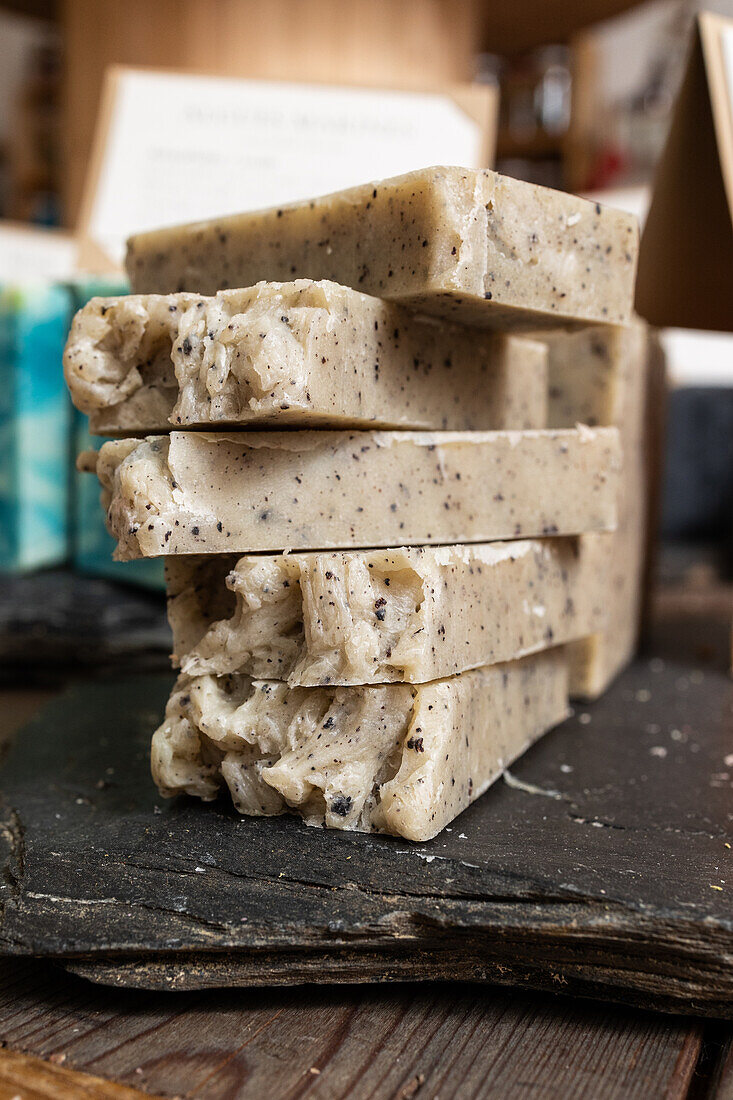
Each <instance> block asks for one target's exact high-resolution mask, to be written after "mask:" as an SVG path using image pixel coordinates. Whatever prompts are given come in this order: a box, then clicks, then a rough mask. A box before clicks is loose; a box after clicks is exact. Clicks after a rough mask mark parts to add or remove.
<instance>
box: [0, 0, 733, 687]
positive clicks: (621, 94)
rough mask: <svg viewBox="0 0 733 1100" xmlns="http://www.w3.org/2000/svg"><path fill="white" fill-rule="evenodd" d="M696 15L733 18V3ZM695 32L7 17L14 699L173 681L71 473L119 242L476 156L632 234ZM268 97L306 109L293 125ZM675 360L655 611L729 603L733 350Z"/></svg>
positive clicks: (467, 12) (603, 2)
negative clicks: (79, 682) (77, 352)
mask: <svg viewBox="0 0 733 1100" xmlns="http://www.w3.org/2000/svg"><path fill="white" fill-rule="evenodd" d="M705 8H706V10H712V11H715V12H718V13H720V14H722V15H729V16H733V0H718V2H715V0H708V2H707V3H706V4H705ZM699 10H700V8H699V6H698V5H697V4H696V3H693V2H690V0H652V2H648V3H633V0H557V2H553V0H511V2H510V0H506V2H505V0H267V2H264V3H263V2H262V0H257V2H254V0H126V2H125V3H124V4H122V3H119V2H116V0H56V2H54V0H27V2H22V0H12V2H7V0H0V371H2V386H1V387H0V656H1V657H2V659H3V675H4V676H5V677H6V678H10V679H11V680H12V679H13V677H15V676H17V674H18V669H20V668H21V667H22V668H23V669H24V670H25V671H24V675H26V674H27V670H28V668H29V667H31V666H33V667H36V668H37V670H38V675H47V674H48V658H49V656H51V657H52V658H53V662H55V665H56V666H58V667H62V666H64V665H78V664H79V663H81V664H84V665H89V666H98V665H100V664H104V663H105V662H109V661H111V660H116V659H120V658H123V657H124V659H125V660H126V661H128V662H131V663H132V664H134V663H135V662H137V661H143V662H144V663H145V664H146V666H147V665H148V664H149V663H150V661H151V660H152V661H153V662H155V661H156V660H158V659H160V662H161V664H164V660H165V653H166V652H167V647H168V640H167V630H166V626H165V622H164V617H163V612H162V597H161V595H160V589H161V583H162V582H161V572H160V565H159V563H155V562H152V563H151V562H146V563H133V564H132V565H125V566H117V565H115V564H114V563H112V562H111V560H110V549H111V542H110V540H109V539H108V538H107V536H106V533H105V531H104V529H103V526H102V520H101V514H100V510H99V508H98V505H97V499H96V498H97V488H96V482H94V484H92V482H93V481H94V479H92V478H86V479H85V478H83V477H82V476H80V475H76V474H75V473H74V470H73V457H74V455H75V453H76V452H77V451H78V450H79V449H80V447H82V446H84V445H88V443H89V440H88V437H87V436H86V428H85V425H84V422H83V418H81V417H79V416H78V415H77V414H76V413H74V412H73V410H72V409H71V407H70V405H69V403H68V400H67V397H66V394H65V390H64V387H63V384H62V379H61V373H60V357H61V350H62V348H63V343H64V340H65V336H66V331H67V329H68V324H69V319H70V316H71V314H72V313H73V311H74V310H75V309H77V308H79V307H80V306H81V305H83V303H84V302H85V301H86V300H87V299H88V298H89V297H90V296H91V295H93V294H97V293H118V292H120V293H123V292H124V291H125V287H126V284H125V280H124V277H123V274H122V271H121V266H120V258H121V249H122V242H123V241H124V238H125V237H126V235H127V234H128V233H129V232H132V231H134V230H136V229H139V228H145V218H146V216H147V217H148V218H150V217H152V220H153V223H155V222H158V221H162V220H164V214H168V213H169V214H170V218H169V220H172V221H180V220H184V219H188V218H191V217H208V216H212V215H215V214H219V213H223V212H227V211H228V210H230V209H246V208H248V207H251V206H257V205H263V204H264V201H266V200H263V199H262V197H261V196H263V195H264V196H270V199H269V201H272V202H275V201H281V200H285V199H288V198H297V197H305V195H307V194H309V193H313V192H315V191H324V190H329V189H335V188H336V187H340V186H343V185H344V184H345V183H349V182H350V183H356V182H361V180H362V178H365V172H364V170H363V169H362V168H361V163H360V161H361V159H364V160H365V162H366V163H368V164H370V165H371V164H374V165H375V168H374V170H373V171H369V172H366V176H368V177H372V178H373V177H379V176H385V175H389V174H393V173H392V171H391V169H393V168H396V169H397V170H404V169H403V168H402V167H401V163H402V162H401V161H400V156H403V157H406V158H408V163H407V165H406V167H418V166H419V165H418V164H417V163H415V158H417V159H419V158H420V157H422V160H423V163H425V164H430V163H436V162H441V161H442V162H446V161H447V160H448V159H449V155H450V154H451V153H453V152H454V151H457V153H456V155H455V157H450V159H452V160H458V159H459V156H460V154H461V150H463V149H465V150H466V152H465V153H464V154H463V162H464V163H469V160H472V161H473V162H474V163H475V164H476V165H477V166H479V165H490V166H494V167H496V168H498V169H499V170H500V171H502V172H505V173H507V174H509V175H511V176H516V177H518V178H521V179H526V180H530V181H533V182H536V183H541V184H545V185H548V186H551V187H556V188H562V189H567V190H571V191H575V192H579V193H583V194H589V195H594V196H597V197H599V198H601V199H602V200H603V201H608V202H610V203H612V204H614V205H618V206H622V207H625V208H628V209H630V210H633V211H634V212H636V213H638V214H639V216H640V217H641V218H642V219H643V217H644V214H645V212H646V209H647V207H648V203H649V195H650V189H651V184H652V180H653V175H654V170H655V165H656V164H657V161H658V159H659V156H660V153H661V151H662V149H663V146H664V142H665V137H666V134H667V129H668V126H669V122H670V117H671V112H672V108H673V105H674V103H675V98H676V96H677V93H678V90H679V87H680V83H681V81H682V77H683V74H684V71H685V64H686V57H687V52H688V47H689V43H690V38H691V33H692V30H693V26H694V20H695V17H696V15H697V12H698V11H699ZM110 66H129V67H133V68H143V69H145V70H148V69H151V70H157V71H160V72H162V73H164V74H167V75H166V76H165V78H164V79H162V82H161V81H159V82H158V83H156V81H158V77H156V76H155V74H152V75H151V74H142V75H141V74H137V77H135V74H134V73H133V78H129V77H130V74H129V72H127V73H126V71H125V70H120V69H110ZM110 73H111V74H112V75H111V76H110ZM186 74H191V75H192V76H195V77H196V78H197V80H198V81H199V82H198V83H197V82H196V80H194V81H193V82H192V81H191V80H189V79H186ZM203 78H218V79H217V80H214V81H211V80H209V79H203ZM222 78H224V79H222ZM181 79H183V83H177V81H180V80H181ZM146 81H147V82H146ZM151 81H152V82H151ZM245 82H246V83H245ZM263 82H265V83H263ZM273 82H276V83H273ZM279 82H289V84H290V85H292V83H293V82H295V83H296V84H298V85H299V86H301V87H300V89H299V90H297V97H296V99H297V102H298V103H299V104H300V107H299V108H298V110H295V109H294V108H293V106H292V104H293V99H292V95H291V93H289V92H288V90H287V87H284V86H281V85H280V83H279ZM303 86H307V89H306V88H304V87H303ZM358 89H370V90H371V92H372V94H371V95H370V96H366V97H365V96H361V95H360V94H358V92H357V90H358ZM281 92H282V94H281ZM395 92H397V93H399V94H400V95H401V96H402V98H399V97H398V98H395V97H394V93H395ZM425 93H430V94H428V95H425ZM288 95H291V98H290V99H288ZM136 97H137V98H136ZM420 97H422V98H420ZM136 104H137V106H136ZM451 112H453V113H451ZM245 116H246V117H245ZM421 119H422V124H421ZM465 119H468V120H469V123H470V125H469V124H465V125H464V122H465ZM462 120H463V121H462ZM253 135H254V136H253ZM207 141H209V142H211V143H212V146H211V148H208V147H206V148H205V143H206V142H207ZM202 143H203V144H202ZM214 143H215V148H214ZM431 143H432V144H431ZM433 150H434V151H435V153H436V155H432V152H433ZM204 154H205V155H204ZM410 157H412V158H413V159H412V160H410V159H409V158H410ZM204 161H205V163H204ZM690 171H691V172H693V171H694V165H693V166H691V167H690ZM354 175H355V177H356V178H352V176H354ZM158 211H162V212H163V214H160V213H157V212H158ZM151 212H152V213H151ZM721 232H725V233H727V234H730V226H727V227H721ZM663 343H664V348H665V351H666V355H667V363H668V379H669V394H668V404H667V409H666V425H667V435H666V439H667V443H666V464H665V474H664V481H663V486H662V494H661V496H662V506H661V520H660V530H661V534H662V550H661V553H660V555H659V558H658V576H659V577H660V578H661V580H662V582H663V584H664V586H665V591H669V590H670V589H674V590H679V591H684V592H687V593H689V592H692V593H695V594H697V596H699V597H700V598H710V599H714V600H718V599H719V597H718V596H717V595H716V596H714V597H710V596H708V597H705V596H704V595H703V593H705V592H707V593H710V592H712V591H714V592H719V591H720V589H719V588H717V587H716V586H717V585H719V584H721V583H722V584H723V585H725V584H727V583H728V582H729V581H730V579H731V559H732V557H733V552H732V549H731V546H732V543H733V536H732V524H733V337H732V336H730V335H728V334H724V333H710V332H704V333H703V332H696V331H694V330H674V329H670V330H665V331H664V333H663ZM96 445H98V441H97V444H96ZM723 590H724V591H726V592H728V591H729V590H728V589H723ZM728 613H729V612H728ZM42 670H45V671H42Z"/></svg>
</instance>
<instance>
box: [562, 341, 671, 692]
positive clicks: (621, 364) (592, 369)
mask: <svg viewBox="0 0 733 1100" xmlns="http://www.w3.org/2000/svg"><path fill="white" fill-rule="evenodd" d="M548 342H549V349H550V411H549V417H550V421H551V423H552V424H553V426H555V427H560V426H565V425H566V424H570V423H575V422H576V421H580V420H582V421H584V422H585V423H590V424H606V425H608V424H617V425H618V426H619V430H620V435H621V444H622V448H623V470H622V476H621V480H620V483H619V499H618V528H617V530H616V531H615V532H613V533H612V534H588V535H584V536H583V537H582V539H581V544H582V553H583V555H584V556H585V558H586V561H587V563H588V573H589V578H590V579H589V583H590V584H591V585H592V586H594V587H595V590H596V599H598V600H599V601H601V602H603V603H605V604H606V605H607V607H608V621H607V624H606V626H605V628H604V629H603V631H601V632H595V633H593V634H592V635H591V636H589V637H588V638H587V639H585V640H583V641H578V642H575V643H573V644H572V645H571V646H569V647H568V655H569V664H570V693H571V695H573V696H575V697H578V698H584V699H595V698H597V697H598V696H599V695H601V694H602V693H603V692H604V691H605V690H606V688H607V687H608V686H609V684H610V683H611V681H612V680H613V679H614V677H615V676H616V675H617V674H618V673H619V672H620V671H621V669H622V668H624V666H625V665H627V664H628V662H629V661H630V660H631V658H632V657H633V655H634V652H635V650H636V645H637V639H638V633H639V620H640V615H641V602H642V589H643V579H644V571H645V557H646V540H647V521H648V491H647V490H648V471H647V466H648V463H647V456H646V452H647V447H648V444H649V440H648V439H647V437H646V433H645V413H646V394H647V383H648V374H649V359H650V334H649V330H648V328H647V326H646V325H645V324H644V323H643V322H642V321H639V320H636V321H635V322H634V323H633V324H632V325H629V326H628V327H623V328H622V327H611V326H609V327H607V328H601V327H596V328H593V329H591V330H588V331H587V332H584V333H573V334H558V335H556V336H553V337H551V338H550V339H549V341H548ZM609 545H610V548H611V549H610V556H609ZM593 559H595V562H596V565H595V567H592V566H591V564H590V563H591V561H592V560H593ZM593 573H594V574H595V580H593V578H592V574H593Z"/></svg>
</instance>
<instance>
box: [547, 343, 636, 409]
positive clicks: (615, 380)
mask: <svg viewBox="0 0 733 1100" xmlns="http://www.w3.org/2000/svg"><path fill="white" fill-rule="evenodd" d="M640 331H641V326H640V323H638V322H637V323H636V324H634V325H629V326H624V327H622V326H621V325H605V326H604V325H590V326H589V327H588V328H583V329H578V330H576V331H573V332H563V331H561V330H556V331H554V332H551V331H544V332H542V333H538V334H537V336H538V338H539V339H542V340H544V341H545V343H546V344H547V349H548V353H549V356H550V365H549V368H548V374H549V398H548V410H547V424H548V427H550V428H571V427H574V426H575V424H588V425H589V426H590V427H600V426H603V425H610V424H616V425H620V424H621V421H622V416H623V403H624V395H625V387H626V385H627V381H628V375H629V372H630V371H631V370H632V369H633V366H632V363H634V362H635V363H636V364H638V362H639V352H638V348H637V346H636V345H637V344H638V341H639V339H640V338H641V337H640V335H639V334H640Z"/></svg>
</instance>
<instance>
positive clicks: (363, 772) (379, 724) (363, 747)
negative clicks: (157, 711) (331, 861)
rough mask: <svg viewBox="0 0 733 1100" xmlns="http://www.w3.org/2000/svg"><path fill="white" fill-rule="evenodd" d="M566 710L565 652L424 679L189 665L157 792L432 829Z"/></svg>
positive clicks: (260, 810) (156, 740)
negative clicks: (331, 679)
mask: <svg viewBox="0 0 733 1100" xmlns="http://www.w3.org/2000/svg"><path fill="white" fill-rule="evenodd" d="M566 713H567V666H566V663H565V659H564V656H563V653H562V650H557V649H556V650H547V651H545V652H543V653H539V654H535V655H533V656H531V657H525V658H524V659H523V660H521V661H514V662H511V663H509V664H504V665H493V666H491V667H490V668H482V669H476V670H474V671H472V672H464V673H462V674H461V675H460V676H453V677H451V678H450V679H447V680H436V681H433V682H432V683H430V684H421V685H419V686H416V685H412V686H411V685H409V684H388V685H384V686H380V687H375V686H372V687H351V688H343V687H341V688H291V687H288V685H287V684H284V683H281V682H276V681H269V682H268V681H253V680H251V679H250V678H249V677H248V676H232V677H220V678H217V677H214V676H202V677H195V678H189V677H186V676H182V677H181V678H180V679H179V681H178V683H177V684H176V687H175V688H174V690H173V694H172V696H171V699H170V701H169V703H168V707H167V709H166V715H165V720H164V721H163V724H162V725H161V726H160V727H159V729H158V730H156V732H155V734H154V735H153V744H152V772H153V778H154V780H155V782H156V783H157V785H158V787H159V788H160V791H161V793H162V794H163V795H167V796H171V795H175V794H182V793H186V794H190V795H195V796H197V797H198V798H203V799H206V800H208V799H213V798H216V796H217V794H218V793H219V790H220V789H221V788H222V787H224V786H225V787H227V788H228V789H229V792H230V794H231V797H232V800H233V802H234V805H235V806H236V808H237V810H239V812H240V813H242V814H254V815H272V814H280V813H284V812H287V811H292V812H295V813H298V814H300V815H301V816H302V817H303V818H304V819H305V821H306V822H307V824H309V825H317V826H326V827H328V828H333V829H356V830H360V831H363V832H381V833H394V834H396V835H397V836H403V837H407V838H408V839H409V840H416V841H422V840H429V839H430V838H431V837H433V836H435V835H436V833H439V832H440V830H441V829H442V828H443V827H444V826H445V825H447V824H448V823H449V822H450V821H452V820H453V818H454V817H456V815H457V814H459V813H460V812H461V811H462V810H464V809H465V808H466V807H467V806H468V805H469V804H470V803H471V802H473V801H474V799H476V798H478V797H479V795H481V794H482V793H483V792H484V791H485V790H486V788H487V787H488V786H489V785H490V784H491V783H493V782H494V780H495V779H497V778H498V776H500V775H501V773H502V771H503V770H504V769H505V768H507V767H508V766H509V765H510V764H511V763H512V761H514V760H515V759H516V758H517V757H518V756H519V755H520V754H521V753H523V752H524V751H525V749H527V748H528V747H529V745H531V744H532V742H533V741H535V740H536V739H537V738H538V737H540V736H541V735H542V734H543V733H545V732H546V731H547V730H548V729H550V728H551V727H552V726H554V725H557V723H559V722H561V721H562V720H563V718H564V717H565V716H566Z"/></svg>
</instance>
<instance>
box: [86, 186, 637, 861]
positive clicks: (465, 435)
mask: <svg viewBox="0 0 733 1100" xmlns="http://www.w3.org/2000/svg"><path fill="white" fill-rule="evenodd" d="M635 264H636V226H635V223H634V221H633V219H631V218H629V217H627V216H626V215H624V214H620V213H617V212H614V211H610V210H605V209H602V208H601V207H599V206H597V205H596V204H593V203H588V202H584V201H583V200H580V199H576V198H574V197H572V196H568V195H561V194H556V193H553V192H550V191H547V190H545V189H542V188H537V187H533V186H531V185H529V184H525V183H520V182H518V181H516V180H509V179H503V178H502V177H500V176H497V175H496V174H495V173H493V172H473V171H467V170H464V169H452V168H437V169H429V170H425V171H421V172H417V173H413V174H411V175H409V176H405V177H401V178H399V179H395V180H388V181H386V182H384V183H380V184H369V185H368V186H366V187H362V188H356V189H354V190H352V191H349V192H344V193H342V194H340V195H334V196H329V197H327V198H325V199H316V200H313V201H311V202H306V203H300V204H296V205H294V206H292V207H287V208H282V209H274V210H271V211H265V212H258V213H255V214H244V215H241V216H238V217H234V218H229V219H224V220H217V221H215V222H211V223H202V224H198V225H196V226H187V227H183V228H175V229H170V230H162V231H160V232H156V233H151V234H143V235H141V236H138V237H136V238H134V239H133V240H132V241H131V242H130V246H129V254H128V272H129V275H130V278H131V284H132V289H133V292H134V293H133V295H132V296H131V297H129V298H127V299H120V298H116V299H108V300H106V301H102V300H100V301H97V302H94V303H91V304H90V306H89V307H88V308H87V309H86V311H84V312H83V313H82V314H81V315H80V316H79V317H78V318H77V322H76V324H75V327H74V331H73V334H72V337H71V340H70V342H69V346H68V349H67V355H66V373H67V378H68V381H69V386H70V388H71V390H72V393H73V394H74V397H75V400H76V401H77V403H78V404H79V405H80V406H81V407H83V408H84V409H85V410H86V411H88V412H89V413H90V414H91V417H92V426H93V428H95V429H96V430H97V431H105V432H109V433H110V434H117V435H121V436H128V437H129V436H133V437H135V438H122V439H117V440H114V441H111V442H107V443H105V444H104V445H103V446H102V448H101V450H100V451H99V452H98V453H97V454H88V455H85V456H83V458H82V465H83V466H84V467H85V468H87V469H89V470H93V471H95V472H96V474H97V476H98V478H99V481H100V483H101V486H102V502H103V506H104V509H105V513H106V519H107V525H108V529H109V531H110V533H111V534H112V535H113V537H114V538H115V539H116V541H117V552H116V553H117V557H118V558H120V559H122V560H127V559H133V558H137V559H140V558H148V559H150V558H152V559H154V558H156V557H158V558H159V557H164V558H165V560H166V577H167V587H168V597H169V617H170V621H171V624H172V627H173V633H174V651H175V652H174V663H175V664H176V665H177V666H178V668H179V680H178V683H177V684H176V687H175V689H174V691H173V693H172V695H171V698H170V701H169V704H168V708H167V711H166V715H165V719H164V721H163V723H162V725H161V726H160V728H159V729H158V730H157V731H156V733H155V735H154V737H153V749H152V764H153V775H154V778H155V781H156V783H157V784H158V786H159V789H160V790H161V792H162V793H163V794H165V795H174V794H178V793H188V794H190V795H194V796H197V797H200V798H203V799H210V798H214V797H216V795H217V794H218V792H219V791H221V790H222V789H227V790H228V791H229V792H230V794H231V797H232V799H233V801H234V804H235V806H236V807H237V809H239V810H240V812H242V813H248V814H259V815H270V814H278V813H282V812H285V811H292V812H295V813H298V814H300V815H301V816H302V817H303V818H304V819H305V821H306V822H308V823H309V824H314V825H321V826H323V825H325V826H327V827H329V828H341V829H361V830H370V831H378V832H386V833H394V834H397V835H401V836H404V837H408V838H410V839H412V840H420V841H423V840H427V839H429V838H430V837H433V836H435V834H436V833H437V832H439V830H440V829H441V828H442V827H443V826H444V825H445V824H447V823H448V822H449V821H451V820H452V819H453V818H454V817H455V816H456V815H457V814H458V813H460V812H461V811H462V810H464V809H465V808H466V807H467V806H468V805H469V804H470V803H471V802H472V801H473V800H474V799H475V798H477V797H478V796H479V795H480V794H481V793H482V792H483V791H484V790H485V789H486V788H487V786H489V784H490V783H491V782H493V781H494V780H495V779H496V777H497V776H498V775H500V774H501V772H502V770H503V769H504V768H505V767H507V765H508V764H509V763H511V762H512V761H513V760H514V759H515V758H516V757H517V756H518V755H519V754H520V753H521V752H523V751H524V750H525V749H526V748H527V747H528V746H529V745H530V744H531V743H532V742H533V741H534V740H536V738H537V737H539V736H540V735H541V734H543V733H544V732H546V731H547V730H548V729H550V728H551V727H552V726H553V725H555V724H557V723H558V722H559V721H561V720H562V718H563V717H564V715H565V713H566V710H567V699H568V668H569V666H568V652H569V647H572V646H573V645H575V644H576V643H579V642H580V641H582V640H583V639H586V638H588V637H596V636H599V635H601V634H602V632H603V631H605V630H606V628H607V624H608V608H607V603H608V601H607V599H606V596H607V593H606V591H605V590H604V589H602V588H601V587H599V585H598V583H597V576H598V574H599V573H600V572H602V571H603V566H602V564H601V552H602V551H603V552H607V553H608V554H610V553H611V551H612V543H611V542H610V541H609V540H608V539H606V538H604V537H603V536H604V535H605V534H609V533H611V532H613V531H614V530H615V527H616V522H617V508H618V497H619V480H620V476H621V475H620V470H621V452H620V442H619V431H618V428H617V427H616V426H614V424H615V421H614V424H612V423H611V421H612V420H613V418H610V417H609V418H605V419H604V421H603V423H601V422H599V423H598V424H597V425H594V424H592V423H583V421H584V420H585V421H591V419H592V418H591V417H590V416H587V417H583V416H581V417H578V418H574V419H572V420H567V421H564V422H563V424H562V427H560V428H555V427H554V426H553V427H548V417H549V415H550V414H549V411H548V408H549V404H551V403H552V402H553V401H554V400H555V398H554V396H553V392H554V391H553V390H552V386H551V379H550V378H549V366H548V360H549V358H550V357H551V356H552V351H551V350H549V351H548V344H547V341H546V340H545V338H544V330H545V329H547V328H548V327H549V326H561V327H562V328H563V330H566V329H570V330H574V331H575V330H577V331H579V332H584V331H585V327H587V326H588V325H589V324H594V325H597V324H598V323H599V322H612V323H614V324H616V325H619V326H623V325H625V324H626V323H627V322H628V321H629V319H630V317H631V305H632V299H633V280H634V270H635ZM263 280H266V281H263ZM241 287H246V288H249V289H237V288H241ZM519 330H525V331H524V332H523V333H522V335H519ZM540 330H542V339H541V340H538V339H536V338H535V337H534V335H533V333H534V332H535V331H540ZM553 331H554V329H553ZM578 393H580V391H578ZM576 420H578V421H580V422H579V423H576ZM286 426H287V427H288V428H290V429H291V430H289V431H283V430H273V429H282V428H283V427H286ZM263 428H265V429H268V430H262V429H263ZM316 428H317V429H318V430H313V429H316ZM171 429H173V430H171ZM141 436H143V437H144V438H140V437H141ZM595 535H597V536H598V540H595V541H594V536H595ZM605 569H606V572H608V571H609V569H610V563H609V562H607V563H606V567H605Z"/></svg>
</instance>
